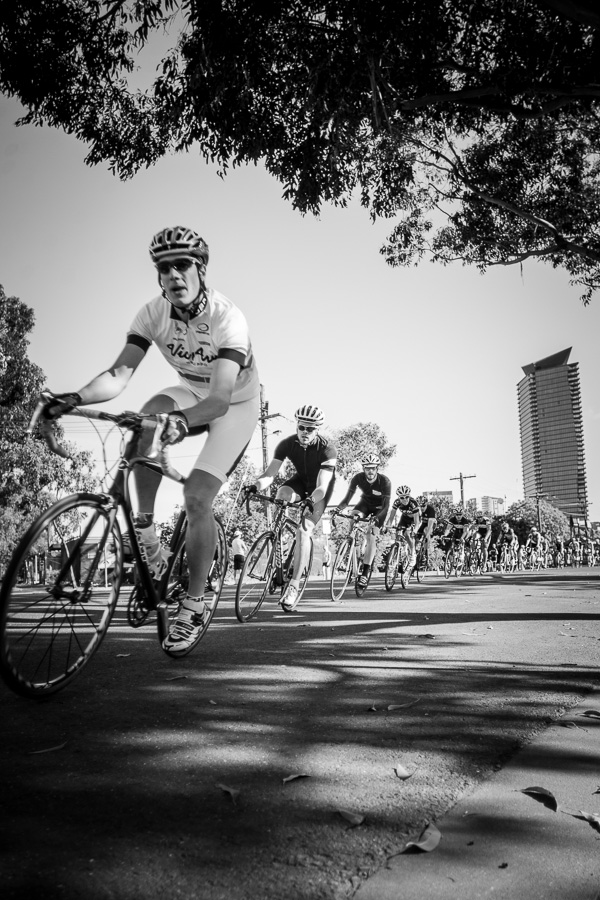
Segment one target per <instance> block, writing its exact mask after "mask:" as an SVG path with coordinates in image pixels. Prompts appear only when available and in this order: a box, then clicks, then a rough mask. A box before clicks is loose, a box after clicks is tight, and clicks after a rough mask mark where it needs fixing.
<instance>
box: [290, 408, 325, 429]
mask: <svg viewBox="0 0 600 900" xmlns="http://www.w3.org/2000/svg"><path fill="white" fill-rule="evenodd" d="M294 415H295V417H296V422H302V423H303V424H306V425H322V424H323V422H324V421H325V416H324V415H323V410H322V409H319V407H318V406H309V405H306V406H301V407H300V408H299V409H297V410H296V412H295V413H294Z"/></svg>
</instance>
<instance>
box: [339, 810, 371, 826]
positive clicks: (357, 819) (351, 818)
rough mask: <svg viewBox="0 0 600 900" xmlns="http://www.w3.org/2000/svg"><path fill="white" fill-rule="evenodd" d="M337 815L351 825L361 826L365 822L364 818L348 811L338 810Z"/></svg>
mask: <svg viewBox="0 0 600 900" xmlns="http://www.w3.org/2000/svg"><path fill="white" fill-rule="evenodd" d="M337 812H338V815H340V816H341V817H342V819H345V820H346V822H350V824H351V825H362V823H363V822H364V821H365V817H364V816H361V814H360V813H353V812H351V811H350V810H349V809H338V811H337Z"/></svg>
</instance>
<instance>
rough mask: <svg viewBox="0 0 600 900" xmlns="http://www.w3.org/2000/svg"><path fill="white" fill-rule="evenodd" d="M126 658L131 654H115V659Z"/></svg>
mask: <svg viewBox="0 0 600 900" xmlns="http://www.w3.org/2000/svg"><path fill="white" fill-rule="evenodd" d="M128 656H131V653H117V659H127V657H128Z"/></svg>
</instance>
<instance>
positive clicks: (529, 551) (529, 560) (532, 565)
mask: <svg viewBox="0 0 600 900" xmlns="http://www.w3.org/2000/svg"><path fill="white" fill-rule="evenodd" d="M525 568H526V569H530V570H531V571H532V572H539V570H540V569H541V568H542V553H541V551H540V550H538V549H537V547H534V546H532V545H530V546H529V547H527V546H526V547H525Z"/></svg>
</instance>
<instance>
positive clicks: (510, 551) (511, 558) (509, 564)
mask: <svg viewBox="0 0 600 900" xmlns="http://www.w3.org/2000/svg"><path fill="white" fill-rule="evenodd" d="M498 568H499V569H500V571H501V572H514V571H515V569H516V568H517V553H516V550H515V549H514V547H511V546H510V545H509V544H508V543H504V544H502V546H501V548H500V553H499V556H498Z"/></svg>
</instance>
